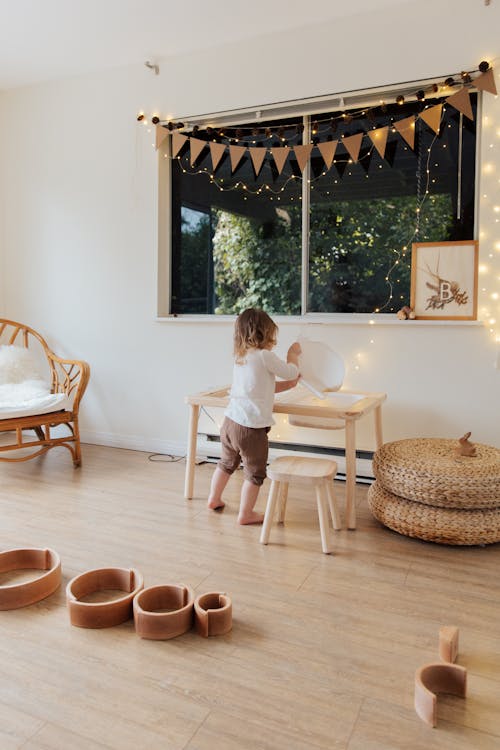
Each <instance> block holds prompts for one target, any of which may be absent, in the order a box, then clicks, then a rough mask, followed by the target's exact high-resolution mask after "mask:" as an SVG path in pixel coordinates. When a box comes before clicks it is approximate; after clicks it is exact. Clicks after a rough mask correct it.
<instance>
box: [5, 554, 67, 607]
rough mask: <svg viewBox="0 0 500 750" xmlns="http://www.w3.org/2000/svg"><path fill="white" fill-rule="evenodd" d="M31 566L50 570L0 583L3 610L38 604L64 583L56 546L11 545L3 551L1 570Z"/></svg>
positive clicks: (26, 568)
mask: <svg viewBox="0 0 500 750" xmlns="http://www.w3.org/2000/svg"><path fill="white" fill-rule="evenodd" d="M31 568H33V569H35V570H45V571H47V572H46V573H43V574H42V575H41V576H38V578H35V579H34V580H32V581H26V582H25V583H18V584H12V585H8V586H0V610H3V609H18V608H19V607H27V606H28V605H29V604H35V602H39V601H41V600H42V599H46V598H47V596H50V595H51V594H53V593H54V591H56V589H58V588H59V586H60V585H61V560H60V558H59V555H58V554H57V552H55V551H54V550H53V549H38V548H29V549H9V550H6V551H5V552H0V573H8V572H9V571H11V570H28V569H31Z"/></svg>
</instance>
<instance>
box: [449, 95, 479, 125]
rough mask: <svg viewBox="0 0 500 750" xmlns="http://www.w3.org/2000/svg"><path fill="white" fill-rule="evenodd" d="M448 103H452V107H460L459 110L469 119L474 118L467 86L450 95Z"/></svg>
mask: <svg viewBox="0 0 500 750" xmlns="http://www.w3.org/2000/svg"><path fill="white" fill-rule="evenodd" d="M446 103H447V104H451V106H452V107H455V109H458V111H459V112H461V113H462V114H463V115H465V116H466V117H468V118H469V120H473V119H474V115H473V113H472V107H471V103H470V95H469V91H468V90H467V89H466V88H463V89H460V91H457V93H456V94H452V95H451V96H449V97H448V98H447V99H446Z"/></svg>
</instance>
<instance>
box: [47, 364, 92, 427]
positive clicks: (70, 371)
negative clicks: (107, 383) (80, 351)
mask: <svg viewBox="0 0 500 750" xmlns="http://www.w3.org/2000/svg"><path fill="white" fill-rule="evenodd" d="M45 353H46V355H47V359H48V361H49V364H50V369H51V372H52V388H51V390H52V393H65V394H66V396H68V398H69V397H72V398H73V411H74V412H75V413H78V407H79V404H80V400H81V398H82V396H83V394H84V393H85V389H86V387H87V383H88V382H89V377H90V366H89V365H88V363H87V362H84V361H83V360H80V359H63V358H62V357H58V356H57V355H56V354H54V352H52V351H50V349H49V350H48V351H46V352H45Z"/></svg>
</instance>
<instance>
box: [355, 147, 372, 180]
mask: <svg viewBox="0 0 500 750" xmlns="http://www.w3.org/2000/svg"><path fill="white" fill-rule="evenodd" d="M372 156H373V152H372V150H371V149H370V148H362V149H361V151H360V152H359V159H358V164H360V165H361V166H362V167H363V169H364V170H365V172H366V173H367V174H368V172H369V171H370V164H371V161H372Z"/></svg>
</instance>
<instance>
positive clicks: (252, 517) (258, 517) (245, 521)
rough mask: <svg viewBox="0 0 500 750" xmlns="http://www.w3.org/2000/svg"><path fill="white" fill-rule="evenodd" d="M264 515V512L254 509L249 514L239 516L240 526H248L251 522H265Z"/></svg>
mask: <svg viewBox="0 0 500 750" xmlns="http://www.w3.org/2000/svg"><path fill="white" fill-rule="evenodd" d="M263 521H264V516H263V514H262V513H255V512H254V511H252V512H251V513H250V514H249V515H248V516H238V523H239V524H240V526H248V525H249V524H251V523H263Z"/></svg>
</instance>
